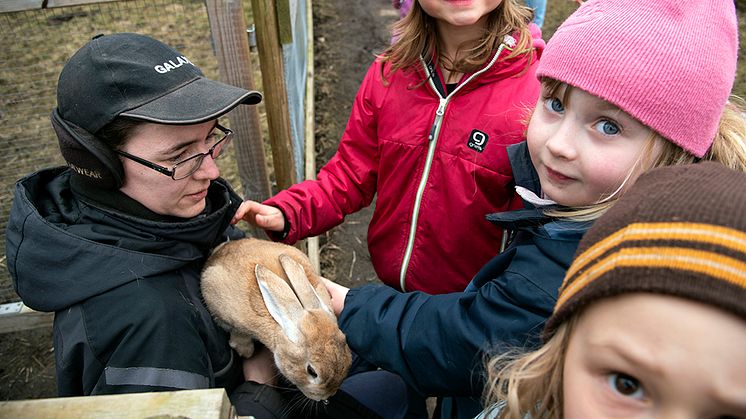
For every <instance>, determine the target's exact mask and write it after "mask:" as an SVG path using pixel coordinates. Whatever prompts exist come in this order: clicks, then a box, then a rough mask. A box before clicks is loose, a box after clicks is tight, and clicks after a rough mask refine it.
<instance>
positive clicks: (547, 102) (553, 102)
mask: <svg viewBox="0 0 746 419" xmlns="http://www.w3.org/2000/svg"><path fill="white" fill-rule="evenodd" d="M544 106H545V107H546V108H547V109H548V110H549V111H550V112H556V113H562V112H564V111H565V107H564V106H563V105H562V101H561V100H559V99H557V98H556V97H549V98H546V99H544Z"/></svg>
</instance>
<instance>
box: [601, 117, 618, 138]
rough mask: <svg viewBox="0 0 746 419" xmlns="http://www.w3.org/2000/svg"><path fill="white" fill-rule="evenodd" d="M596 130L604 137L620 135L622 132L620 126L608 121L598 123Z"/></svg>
mask: <svg viewBox="0 0 746 419" xmlns="http://www.w3.org/2000/svg"><path fill="white" fill-rule="evenodd" d="M596 129H597V130H598V132H600V133H601V134H603V135H619V133H620V132H622V130H621V129H620V128H619V125H617V124H616V123H615V122H612V121H609V120H607V119H604V120H602V121H599V122H597V123H596Z"/></svg>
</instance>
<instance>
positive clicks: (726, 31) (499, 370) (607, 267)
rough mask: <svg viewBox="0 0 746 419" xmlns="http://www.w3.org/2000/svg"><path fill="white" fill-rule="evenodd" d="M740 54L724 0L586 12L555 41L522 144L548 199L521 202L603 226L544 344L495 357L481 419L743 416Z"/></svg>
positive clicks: (631, 2)
mask: <svg viewBox="0 0 746 419" xmlns="http://www.w3.org/2000/svg"><path fill="white" fill-rule="evenodd" d="M737 55H738V25H737V22H736V14H735V8H734V4H733V2H732V1H730V0H698V1H683V2H682V1H679V0H652V1H645V2H640V1H637V0H590V1H588V2H586V3H584V4H583V5H582V6H581V7H580V8H579V9H578V10H577V11H576V12H575V13H573V14H572V15H571V16H570V17H569V18H568V19H567V20H566V21H565V22H564V23H563V24H562V25H561V26H560V27H559V29H558V30H557V31H556V32H555V34H554V35H553V37H552V38H551V39H550V41H549V42H548V44H547V47H546V49H545V51H544V54H543V56H542V61H541V63H540V65H539V68H538V70H537V75H538V77H539V79H540V80H541V82H542V97H541V99H540V100H539V103H538V105H537V107H536V109H535V110H534V112H533V114H532V116H531V119H530V122H529V126H528V131H527V132H528V134H527V144H528V150H529V154H530V157H531V161H532V164H533V166H534V168H535V170H536V173H537V176H538V179H539V181H540V183H541V192H540V193H539V194H535V195H534V194H531V193H528V192H527V193H525V196H527V197H530V199H529V200H532V201H534V202H536V203H537V205H544V204H548V203H555V204H559V206H558V207H554V208H551V209H549V210H545V214H549V215H552V216H554V217H559V218H563V219H568V220H595V219H597V218H598V217H599V216H601V215H602V214H604V213H607V214H606V215H605V216H604V217H602V218H601V219H600V220H599V221H597V222H596V223H595V224H594V226H593V227H592V228H591V230H590V231H589V232H588V233H587V234H586V236H585V237H584V238H583V240H582V241H581V242H580V246H579V248H578V252H577V254H576V259H575V261H574V262H573V265H572V266H571V267H570V268H569V269H568V271H567V275H566V277H565V282H564V283H563V285H562V288H561V289H560V295H559V297H558V299H557V301H558V303H557V305H556V308H555V311H554V314H553V315H552V316H551V317H550V319H549V322H548V325H547V329H545V334H544V337H545V338H546V339H548V340H547V341H546V342H545V344H544V346H543V347H541V348H540V349H538V350H537V351H535V352H531V353H528V354H524V355H522V356H520V355H519V356H515V355H505V350H506V348H505V347H504V346H503V347H501V348H499V350H496V351H495V353H496V354H497V355H496V356H495V357H494V358H493V359H492V360H491V361H490V363H489V365H488V371H490V373H491V378H490V380H489V386H488V392H487V406H490V407H489V408H488V410H487V411H485V412H484V413H483V415H482V416H483V417H487V418H499V419H503V418H513V419H519V418H523V417H524V415H528V417H533V418H562V417H567V418H608V417H625V418H636V417H674V416H675V417H691V418H702V417H744V416H746V402H745V399H744V398H743V395H744V391H746V381H745V380H744V371H746V370H744V369H743V365H746V358H744V356H743V349H742V346H743V342H746V323H745V322H744V320H745V319H746V311H744V310H743V296H744V295H746V294H745V293H746V287H745V286H744V284H746V282H744V267H743V266H744V260H746V252H744V246H743V241H744V229H746V224H744V221H743V220H744V217H743V203H744V199H746V198H745V197H744V192H743V188H744V187H745V186H746V185H745V184H744V178H745V176H744V175H743V174H742V173H738V172H744V171H746V121H745V120H744V116H743V111H742V109H740V108H739V107H737V106H736V105H735V104H734V102H735V101H736V98H731V100H730V101H729V95H730V91H731V87H732V85H733V81H734V79H735V73H736V59H737ZM706 160H709V161H712V162H703V161H706ZM713 162H717V164H716V163H713ZM688 163H697V164H691V165H687V166H681V167H668V166H680V165H684V164H688ZM664 167H666V168H665V169H663V168H664ZM656 168H657V169H656ZM652 169H656V170H655V171H654V172H655V174H657V176H653V174H654V173H650V174H645V173H646V172H648V171H651V170H652ZM643 174H644V176H643V177H641V178H640V183H639V186H638V185H635V186H634V187H633V186H632V185H633V184H635V183H636V181H637V179H638V177H640V176H641V175H643ZM713 179H718V180H716V181H715V180H713ZM628 190H629V192H630V193H629V194H628V193H627V191H628ZM731 201H734V202H737V204H733V202H731ZM612 206H613V208H612ZM695 207H696V208H697V209H696V211H695V210H694V208H695ZM607 211H608V212H607ZM724 211H725V212H727V214H726V216H720V215H719V214H721V213H723V212H724ZM718 217H719V218H718ZM684 223H689V224H686V225H685V224H684ZM691 223H696V224H691ZM695 225H696V228H695V227H691V226H695ZM722 226H726V227H728V228H723V227H722ZM733 243H735V244H733ZM739 243H740V244H739ZM689 247H691V249H690V248H689ZM703 255H705V256H703ZM692 284H693V285H692ZM718 290H719V291H718ZM640 293H654V294H656V295H655V296H649V295H644V296H640ZM617 294H625V296H624V297H618V298H611V299H604V300H603V302H594V301H595V300H596V299H599V300H600V299H601V298H602V297H603V298H606V297H610V296H614V295H617ZM627 294H629V295H627ZM657 294H668V295H677V296H680V297H683V298H672V297H663V296H662V295H657ZM734 295H737V296H739V297H735V298H737V299H738V300H737V301H738V303H733V301H734V300H733V298H734V297H733V296H734ZM691 300H698V301H700V303H692V302H691ZM725 301H730V303H728V304H727V305H726V306H724V305H723V304H725V303H724V302H725ZM701 302H704V303H705V304H701ZM581 305H583V307H581ZM585 305H588V307H585ZM707 305H710V307H707ZM712 306H715V307H718V308H723V307H725V309H726V310H725V311H721V310H718V309H716V308H715V307H712ZM568 307H569V308H568ZM728 311H730V312H732V313H728ZM733 313H735V314H736V315H735V316H734V315H733ZM610 331H611V332H610ZM722 336H728V338H727V339H723V338H722ZM736 342H741V343H736ZM727 345H734V346H733V347H734V348H739V349H737V350H735V351H733V350H729V348H727V347H726V346H727ZM738 345H740V346H738ZM730 349H732V348H730ZM500 353H502V355H500ZM713 394H716V395H717V397H715V396H713Z"/></svg>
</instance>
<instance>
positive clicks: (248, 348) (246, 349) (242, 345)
mask: <svg viewBox="0 0 746 419" xmlns="http://www.w3.org/2000/svg"><path fill="white" fill-rule="evenodd" d="M228 344H229V345H230V346H231V348H233V349H235V350H236V352H238V354H239V355H241V357H243V358H250V357H251V355H253V354H254V339H252V338H251V336H246V335H242V334H236V333H231V338H230V340H229V341H228Z"/></svg>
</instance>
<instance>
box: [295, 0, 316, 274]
mask: <svg viewBox="0 0 746 419" xmlns="http://www.w3.org/2000/svg"><path fill="white" fill-rule="evenodd" d="M298 1H305V2H306V28H307V31H308V35H307V36H306V39H308V46H307V48H306V60H307V63H306V69H307V73H306V115H305V119H306V126H305V131H306V135H305V142H306V149H305V152H306V153H305V154H306V166H305V169H306V172H305V175H306V179H316V129H315V124H314V122H315V120H314V114H315V106H314V89H313V81H314V67H313V12H312V10H313V7H312V5H311V0H298ZM308 258H309V259H310V260H311V266H313V268H314V269H315V270H316V272H319V273H320V272H321V261H320V260H319V238H318V236H314V237H309V238H308Z"/></svg>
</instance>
